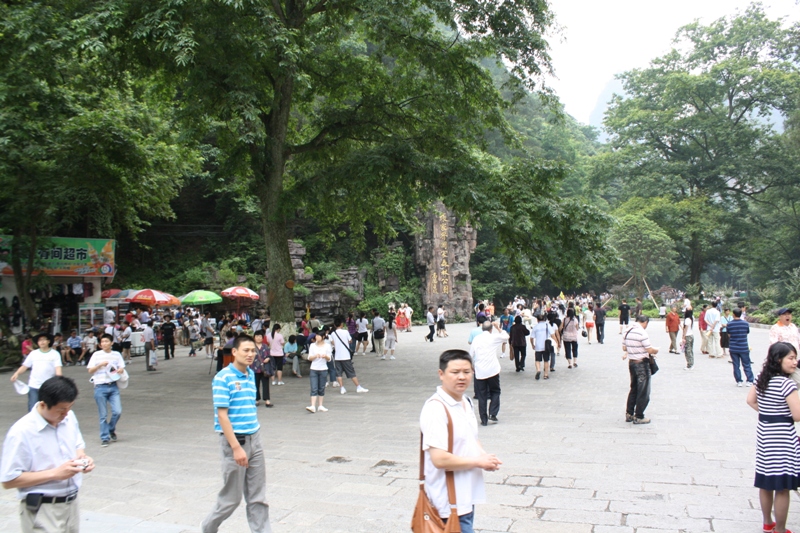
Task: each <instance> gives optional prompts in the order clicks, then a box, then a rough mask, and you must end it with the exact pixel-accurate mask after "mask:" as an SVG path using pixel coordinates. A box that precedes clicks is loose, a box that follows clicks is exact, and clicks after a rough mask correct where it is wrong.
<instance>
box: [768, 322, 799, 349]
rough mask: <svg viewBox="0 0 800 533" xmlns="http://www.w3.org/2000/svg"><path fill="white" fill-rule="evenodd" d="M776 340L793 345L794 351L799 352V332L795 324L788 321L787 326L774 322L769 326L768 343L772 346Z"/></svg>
mask: <svg viewBox="0 0 800 533" xmlns="http://www.w3.org/2000/svg"><path fill="white" fill-rule="evenodd" d="M776 342H788V343H789V344H791V345H792V346H794V349H795V351H797V352H798V353H800V351H799V350H800V332H798V330H797V326H795V325H794V324H793V323H791V322H789V325H788V326H784V325H781V324H775V325H773V326H772V327H771V328H769V345H770V346H772V345H773V344H775V343H776Z"/></svg>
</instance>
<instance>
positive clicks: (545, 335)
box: [531, 320, 552, 352]
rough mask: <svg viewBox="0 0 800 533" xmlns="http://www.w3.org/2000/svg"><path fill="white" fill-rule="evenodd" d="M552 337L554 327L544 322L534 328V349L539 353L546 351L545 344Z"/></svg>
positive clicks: (532, 333) (532, 336)
mask: <svg viewBox="0 0 800 533" xmlns="http://www.w3.org/2000/svg"><path fill="white" fill-rule="evenodd" d="M550 335H552V326H550V324H549V323H548V322H547V321H545V320H543V321H541V322H539V323H538V324H536V325H535V326H533V331H532V332H531V338H532V339H533V349H534V351H537V352H543V351H544V350H545V343H546V342H547V339H549V338H550Z"/></svg>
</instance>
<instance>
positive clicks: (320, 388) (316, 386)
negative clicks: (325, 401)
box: [308, 370, 328, 396]
mask: <svg viewBox="0 0 800 533" xmlns="http://www.w3.org/2000/svg"><path fill="white" fill-rule="evenodd" d="M327 373H328V371H327V370H312V371H311V373H310V374H309V375H308V379H309V381H311V396H325V375H326V374H327Z"/></svg>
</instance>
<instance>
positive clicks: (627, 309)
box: [619, 304, 631, 320]
mask: <svg viewBox="0 0 800 533" xmlns="http://www.w3.org/2000/svg"><path fill="white" fill-rule="evenodd" d="M630 314H631V306H630V305H628V304H622V305H620V306H619V317H620V318H621V319H623V320H627V319H628V318H629V317H630Z"/></svg>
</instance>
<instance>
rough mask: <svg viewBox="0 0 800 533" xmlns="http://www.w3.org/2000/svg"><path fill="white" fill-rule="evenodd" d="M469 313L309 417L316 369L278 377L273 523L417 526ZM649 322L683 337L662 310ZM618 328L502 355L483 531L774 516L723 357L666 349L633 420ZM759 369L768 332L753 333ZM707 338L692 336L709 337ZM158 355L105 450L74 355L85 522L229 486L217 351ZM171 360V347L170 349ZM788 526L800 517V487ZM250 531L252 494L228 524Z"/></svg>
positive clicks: (112, 528)
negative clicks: (214, 391)
mask: <svg viewBox="0 0 800 533" xmlns="http://www.w3.org/2000/svg"><path fill="white" fill-rule="evenodd" d="M471 327H472V326H471V325H469V324H461V325H450V326H449V327H448V329H449V331H450V338H448V339H436V342H434V343H433V344H427V343H425V342H423V338H422V337H423V334H424V333H425V332H427V328H422V327H416V328H415V329H414V332H413V333H411V334H408V333H402V334H400V342H399V345H398V358H397V360H396V361H379V360H376V358H375V356H374V355H367V356H366V357H362V356H358V357H357V359H356V363H355V366H356V370H357V372H358V376H359V379H360V380H361V381H362V383H363V385H364V386H366V387H368V388H369V389H370V392H369V393H367V394H356V393H355V387H352V386H349V387H348V393H347V395H345V396H341V395H340V394H339V392H338V389H328V394H327V395H326V398H325V405H326V406H327V407H328V408H329V409H330V411H329V412H328V413H317V414H310V413H308V412H306V411H305V409H304V408H305V406H306V405H308V392H309V384H308V379H307V378H304V379H302V380H299V379H297V378H295V377H293V376H289V377H285V378H284V381H286V385H285V386H282V387H272V401H273V402H274V403H275V405H276V407H275V408H273V409H269V410H268V409H265V408H263V407H262V408H261V409H260V416H261V423H262V437H263V441H264V445H265V449H266V450H268V453H269V456H270V457H269V459H268V463H267V476H268V482H269V487H268V494H269V496H270V504H271V519H272V524H273V531H275V532H276V533H289V532H293V533H294V532H315V533H316V532H319V533H329V532H330V533H334V532H352V531H363V532H369V533H389V532H405V531H409V526H408V525H409V521H410V517H411V511H412V508H413V505H414V502H415V500H416V497H417V492H418V483H417V475H418V456H419V453H418V449H417V446H418V443H419V429H418V428H419V426H418V417H419V411H420V408H421V406H422V403H423V402H424V400H425V399H426V398H427V397H428V396H429V395H430V394H431V393H432V392H433V390H434V388H435V386H436V385H437V383H438V378H437V376H436V368H437V356H438V354H439V353H440V352H441V351H442V350H444V349H446V348H455V347H460V348H466V346H467V344H466V338H467V336H468V334H469V331H470V329H471ZM649 331H650V334H651V337H652V338H653V342H654V344H655V345H656V346H658V347H660V348H661V350H662V352H666V351H667V347H668V345H669V342H668V339H667V335H666V333H664V325H663V322H657V321H654V322H653V323H651V326H650V328H649ZM617 332H618V327H617V326H616V325H615V324H613V323H609V331H608V333H607V339H606V344H605V345H597V344H594V343H593V344H592V345H591V346H587V345H586V342H585V340H582V341H581V346H580V359H579V361H580V363H579V365H580V366H579V368H577V369H574V370H568V369H567V367H566V364H565V360H564V358H563V356H562V357H559V359H558V362H557V366H556V372H555V373H554V374H553V375H552V377H551V379H550V380H549V381H535V380H534V365H533V361H532V359H533V358H532V357H531V358H530V362H529V363H528V365H527V366H528V369H527V371H526V372H524V373H519V374H517V373H515V372H514V371H513V364H512V363H511V362H510V361H508V360H507V359H505V360H504V361H503V373H502V375H501V385H502V389H503V393H502V407H501V410H500V414H499V419H500V422H499V423H498V424H495V425H490V426H488V427H481V428H480V433H481V441H482V443H483V445H484V447H485V448H486V450H487V451H489V452H490V453H496V454H497V455H498V456H499V457H500V458H501V459H502V460H503V462H504V464H503V466H502V468H501V469H500V470H499V471H498V472H494V473H487V474H486V481H487V494H488V502H487V503H486V504H484V505H480V506H478V507H477V509H476V528H477V529H478V530H479V531H482V532H484V533H489V532H500V531H508V532H515V533H533V532H568V533H584V532H585V533H590V532H592V533H634V532H636V533H656V532H659V533H667V532H677V531H686V532H695V531H697V532H702V531H715V532H720V533H729V532H748V531H752V532H756V531H760V527H761V526H760V524H761V513H760V510H759V505H758V491H757V490H756V489H754V488H753V486H752V485H753V475H754V473H753V468H754V463H755V428H756V413H755V412H754V411H752V410H751V409H750V408H749V407H748V406H747V405H746V403H745V396H746V394H747V389H746V388H737V387H736V386H735V384H734V381H733V377H732V375H731V366H730V365H729V364H728V363H727V362H725V360H724V359H717V360H712V359H709V358H708V357H706V356H701V355H698V356H697V358H696V359H697V365H696V370H695V371H694V372H684V371H683V366H684V364H683V357H682V356H678V355H670V354H667V353H662V355H661V357H660V358H659V364H660V366H661V372H659V374H658V375H656V376H655V377H654V379H653V392H652V398H651V404H650V408H649V409H648V410H647V415H648V416H649V417H651V418H652V419H653V422H652V424H650V425H647V426H633V425H631V424H626V423H625V421H624V405H625V398H626V394H627V390H628V371H627V363H624V362H623V361H622V360H621V359H620V354H621V351H620V339H621V336H620V335H619V334H618V333H617ZM750 341H751V346H752V347H753V349H754V354H755V357H754V358H755V359H756V363H755V365H754V366H755V367H756V368H757V369H760V367H761V361H762V358H763V354H764V353H765V352H766V346H767V331H766V330H763V329H756V330H754V331H753V332H752V333H751V335H750ZM699 344H700V343H699V336H697V340H696V343H695V345H696V347H698V348H699ZM187 353H188V351H187V349H186V348H182V349H179V350H178V359H176V360H170V361H167V362H164V361H163V360H162V361H160V363H159V367H160V371H159V372H155V373H148V372H145V367H144V361H143V358H141V357H139V358H136V359H134V364H133V368H132V372H131V385H130V387H129V388H128V389H127V390H125V391H123V393H122V401H123V415H122V418H121V420H120V422H119V425H118V428H117V432H118V435H119V442H117V443H114V444H112V445H111V446H110V447H108V448H100V441H99V437H98V421H97V409H96V407H95V403H94V400H93V398H92V394H91V391H92V389H91V386H90V384H89V382H88V374H87V373H86V368H85V367H70V368H66V369H65V375H67V376H70V377H73V378H75V379H77V380H78V383H79V386H80V387H81V396H80V397H79V398H78V401H77V403H76V407H75V411H76V413H77V415H78V418H79V420H80V423H81V429H82V431H83V435H84V437H85V439H86V442H87V453H88V454H89V455H91V456H92V457H93V458H94V459H95V461H96V463H97V469H96V470H95V471H94V472H93V473H91V474H89V475H87V476H85V479H84V485H83V489H82V490H81V498H80V500H81V503H80V504H81V512H82V519H83V525H82V528H81V531H82V532H83V533H101V532H103V533H105V532H109V533H110V532H114V533H133V532H136V533H181V532H197V531H199V524H200V521H201V520H202V519H203V518H204V516H205V515H206V513H207V512H208V511H209V509H210V508H211V505H212V502H213V501H214V499H215V496H216V493H217V490H218V489H219V487H220V485H221V475H220V461H219V448H218V443H217V437H216V435H215V434H214V431H213V415H212V405H211V387H210V379H211V378H210V375H209V373H208V370H209V360H208V359H205V358H204V356H202V355H201V356H200V357H197V358H188V357H186V354H187ZM160 359H163V357H160ZM0 379H2V380H3V383H5V385H2V386H0V399H1V400H2V405H3V409H2V412H0V429H2V432H3V434H5V432H6V430H7V429H8V427H9V426H10V425H11V424H12V423H13V422H14V421H15V420H16V419H17V418H18V417H19V416H21V415H22V414H24V409H25V404H26V400H25V398H24V397H22V396H18V395H16V394H15V393H14V390H13V387H11V385H10V384H9V383H7V380H8V374H5V375H2V376H0ZM793 500H794V501H793V503H792V509H791V513H790V519H789V524H788V525H789V527H794V528H798V527H800V501H797V498H796V497H794V496H793ZM17 513H18V503H17V502H16V491H11V490H8V491H3V492H2V493H0V532H3V533H5V532H18V531H19V519H18V516H17ZM221 531H225V532H237V533H243V532H246V531H248V528H247V523H246V519H245V513H244V506H240V507H239V509H237V511H236V513H235V514H234V515H233V516H232V517H231V519H229V520H228V522H226V523H225V524H224V526H223V528H222V529H221Z"/></svg>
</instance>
